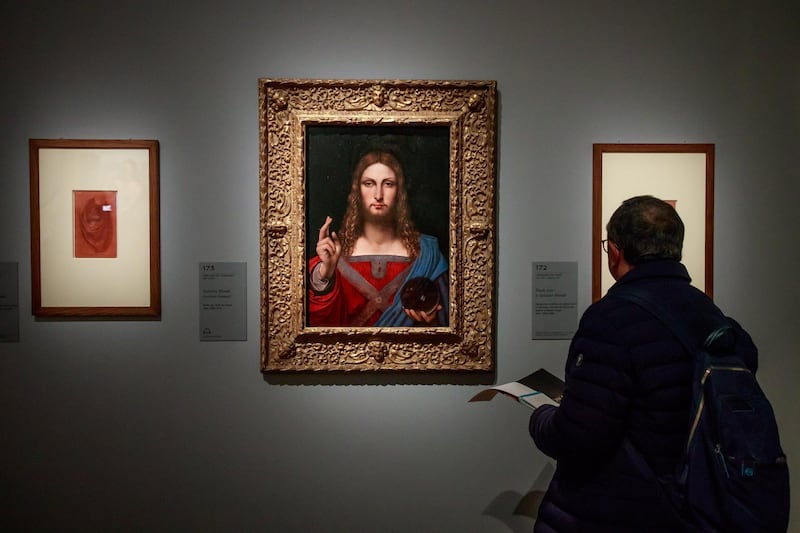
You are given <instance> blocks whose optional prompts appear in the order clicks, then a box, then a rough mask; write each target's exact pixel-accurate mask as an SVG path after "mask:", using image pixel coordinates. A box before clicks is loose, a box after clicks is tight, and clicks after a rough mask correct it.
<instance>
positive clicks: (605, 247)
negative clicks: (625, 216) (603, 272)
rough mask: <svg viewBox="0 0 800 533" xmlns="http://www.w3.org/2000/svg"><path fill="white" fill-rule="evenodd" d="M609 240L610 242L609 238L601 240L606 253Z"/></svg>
mask: <svg viewBox="0 0 800 533" xmlns="http://www.w3.org/2000/svg"><path fill="white" fill-rule="evenodd" d="M608 242H609V241H608V239H603V240H602V241H600V246H602V247H603V251H604V252H605V253H608Z"/></svg>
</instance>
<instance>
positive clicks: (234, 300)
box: [200, 263, 247, 341]
mask: <svg viewBox="0 0 800 533" xmlns="http://www.w3.org/2000/svg"><path fill="white" fill-rule="evenodd" d="M246 275H247V264H246V263H200V340H201V341H246V340H247V277H246Z"/></svg>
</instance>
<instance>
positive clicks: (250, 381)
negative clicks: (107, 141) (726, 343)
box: [0, 0, 800, 532]
mask: <svg viewBox="0 0 800 533" xmlns="http://www.w3.org/2000/svg"><path fill="white" fill-rule="evenodd" d="M2 13H3V15H2V17H1V18H2V21H0V72H2V79H3V82H2V84H0V138H1V139H2V143H0V261H14V262H18V263H19V268H20V274H19V279H20V301H21V305H20V317H21V320H20V322H21V323H20V330H21V341H20V342H19V343H5V344H0V421H2V426H3V427H2V436H0V455H2V457H3V461H2V467H0V472H2V474H1V475H0V477H2V479H3V485H4V487H6V489H7V490H6V493H7V495H6V496H5V497H4V498H3V499H2V504H0V506H2V512H0V526H13V527H21V526H25V527H28V528H32V529H80V530H119V531H124V530H130V531H134V530H194V531H231V530H251V531H259V530H262V531H437V532H438V531H464V532H466V531H475V532H478V531H480V532H488V531H496V532H507V531H514V532H518V531H528V530H530V528H531V527H532V524H533V519H531V518H529V517H526V516H524V515H519V514H514V509H515V508H516V506H517V505H518V504H519V503H520V501H521V499H522V497H523V496H524V495H526V494H528V493H529V492H530V491H532V490H542V489H544V488H545V487H546V485H547V481H548V479H549V476H550V475H551V474H552V471H553V463H552V461H550V460H549V459H548V458H546V457H544V456H543V455H542V454H541V453H539V452H538V451H537V450H536V448H535V447H534V446H533V444H532V442H531V441H530V439H529V437H528V435H527V420H528V418H527V415H528V413H527V412H526V410H525V409H524V408H522V407H520V406H517V405H514V404H512V403H510V402H508V401H506V400H502V399H498V400H496V401H494V402H490V403H485V404H468V403H467V400H468V399H469V398H470V397H471V396H472V395H473V394H474V393H475V392H476V391H477V390H478V389H479V388H480V387H481V384H480V382H473V383H469V382H466V383H465V382H464V381H458V380H454V379H448V378H447V377H445V378H442V379H431V380H429V381H430V383H424V382H420V380H418V381H417V382H413V381H409V380H404V379H401V378H398V379H394V378H392V377H391V376H389V377H384V378H381V379H377V378H376V379H358V378H353V379H349V380H348V379H338V380H328V379H326V378H325V377H324V376H323V377H318V378H306V379H296V380H293V379H271V380H265V379H264V378H263V377H262V375H261V373H260V372H259V272H258V269H259V238H258V228H259V221H258V117H257V104H258V103H257V79H258V78H259V77H302V78H418V79H494V80H497V83H498V89H499V93H500V109H499V151H498V213H499V216H498V233H497V239H498V240H497V243H498V261H497V267H498V280H497V281H498V283H497V287H498V294H497V302H498V303H497V313H496V317H497V332H498V336H497V337H498V338H497V373H496V376H492V377H489V378H488V379H487V380H484V382H485V383H488V382H492V381H493V379H496V381H498V382H504V381H508V380H511V379H513V378H515V377H519V376H520V375H524V374H525V373H527V372H529V371H532V370H534V369H536V368H538V367H540V366H544V367H546V368H548V369H550V370H551V371H553V372H555V373H559V374H562V373H563V360H564V356H565V353H566V350H567V346H568V342H567V341H533V340H531V314H532V313H531V296H530V295H531V290H532V286H531V263H532V262H534V261H577V262H578V265H579V287H578V288H579V294H580V301H579V307H580V310H581V311H582V310H583V309H585V307H586V306H588V305H589V303H590V296H591V288H590V277H591V276H590V275H591V270H590V254H591V219H590V215H591V194H592V181H591V179H592V173H591V158H592V143H596V142H666V143H693V142H701V143H714V144H715V145H716V182H715V200H716V212H715V220H714V221H715V242H714V252H715V269H714V287H715V299H716V301H717V302H718V303H719V304H720V305H721V306H722V307H723V308H724V309H725V310H726V311H727V312H728V313H729V314H731V315H732V316H734V317H736V318H738V319H739V320H740V322H742V323H743V324H744V325H745V327H746V328H748V329H749V331H750V332H751V333H752V335H753V337H754V339H755V340H756V342H757V344H758V345H759V347H760V350H761V361H760V370H759V377H760V380H761V382H762V384H763V386H764V388H765V389H766V391H767V393H768V394H769V396H770V397H771V398H772V400H773V401H774V406H775V409H776V411H777V416H778V418H779V421H780V423H781V427H782V438H783V443H784V447H785V449H786V450H787V451H788V453H789V454H790V465H791V466H792V473H793V475H794V477H795V478H796V477H797V476H798V475H799V473H800V472H799V471H798V470H797V467H796V465H797V460H798V459H797V457H796V456H797V454H798V450H800V422H799V421H800V418H798V417H797V415H796V413H795V414H793V411H794V409H795V408H796V406H797V404H798V401H799V400H800V393H798V390H800V387H798V386H797V384H796V381H797V378H798V376H800V362H799V360H800V357H798V355H800V354H799V353H798V349H797V340H796V339H797V333H798V331H799V330H800V322H799V321H798V318H797V317H798V313H797V302H798V299H800V284H799V283H798V276H797V273H798V271H800V260H799V255H800V254H798V242H797V233H798V229H800V228H799V227H798V222H797V214H796V212H795V207H796V205H797V198H798V197H800V185H799V184H800V173H799V172H798V165H797V144H798V140H800V68H798V67H800V64H798V62H799V61H800V60H799V58H800V33H798V32H797V31H796V21H797V20H798V18H800V17H799V16H800V8H798V4H797V2H788V1H786V2H766V3H755V2H716V1H701V2H695V1H692V2H688V1H686V2H683V1H681V2H649V1H648V2H637V1H625V2H622V1H620V2H611V1H605V2H597V1H588V0H587V1H565V2H542V1H532V2H529V1H502V0H501V1H498V2H483V1H474V0H468V1H462V2H457V3H452V2H447V1H439V0H433V1H426V2H406V3H402V2H401V3H397V2H387V1H383V0H377V1H376V0H372V1H349V2H315V1H298V0H292V1H288V0H284V1H277V0H271V1H237V2H208V1H200V2H198V1H196V0H195V1H192V2H187V1H181V2H178V1H175V2H151V1H147V2H142V1H138V2H133V1H119V0H118V1H116V2H98V1H73V2H59V1H51V2H41V1H16V0H14V1H11V2H6V3H5V4H4V7H3V9H2ZM29 138H114V139H116V138H119V139H126V138H146V139H158V140H159V141H160V143H161V242H162V262H161V267H162V300H163V316H162V319H161V320H160V321H155V322H137V321H133V322H124V321H45V320H34V319H33V317H32V316H31V312H30V311H31V274H30V223H29V203H28V202H29V193H28V183H29V181H28V176H29V174H28V152H27V148H28V145H27V142H28V139H29ZM201 261H243V262H246V263H247V285H248V294H249V296H248V302H247V313H248V315H247V333H248V340H247V341H246V342H221V343H205V342H199V341H198V326H197V323H198V296H197V294H198V279H197V270H198V268H197V265H198V263H199V262H201ZM8 489H10V494H9V490H8ZM797 494H798V491H795V495H794V496H793V502H794V504H795V505H794V508H795V509H797V507H798V506H797V504H798V496H797ZM790 529H791V530H794V531H798V530H800V515H799V514H798V512H797V511H796V510H795V511H794V514H793V517H792V526H791V528H790Z"/></svg>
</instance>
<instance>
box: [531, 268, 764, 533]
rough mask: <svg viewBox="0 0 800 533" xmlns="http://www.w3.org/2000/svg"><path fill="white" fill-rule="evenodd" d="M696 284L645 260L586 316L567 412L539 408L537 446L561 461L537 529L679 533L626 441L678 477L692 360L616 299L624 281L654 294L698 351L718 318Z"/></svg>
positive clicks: (744, 349) (745, 338)
mask: <svg viewBox="0 0 800 533" xmlns="http://www.w3.org/2000/svg"><path fill="white" fill-rule="evenodd" d="M689 283H690V278H689V274H688V273H687V271H686V268H685V267H684V266H683V265H682V264H680V263H678V262H676V261H653V262H648V263H642V264H640V265H638V266H636V267H635V268H634V269H633V270H630V271H629V272H628V273H627V274H625V276H623V277H622V278H620V279H619V281H617V283H616V284H615V285H614V286H613V287H611V289H610V290H609V292H608V294H607V295H606V296H605V297H604V298H602V299H601V300H599V301H597V302H595V303H594V304H593V305H591V306H590V307H589V308H588V309H587V310H586V312H585V313H584V315H583V317H582V318H581V322H580V325H579V328H578V331H577V333H576V334H575V337H574V338H573V340H572V344H571V345H570V349H569V355H568V357H567V364H566V371H565V375H566V391H565V394H564V397H563V401H562V403H561V406H560V407H558V408H555V407H550V406H545V407H540V408H538V409H536V410H535V411H534V412H533V414H532V415H531V419H530V433H531V436H532V437H533V440H534V442H535V443H536V446H538V447H539V449H540V450H541V451H542V452H544V453H545V454H547V455H548V456H550V457H552V458H553V459H555V460H556V461H557V466H556V473H555V475H554V476H553V480H552V482H551V483H550V487H549V488H548V490H547V494H546V495H545V497H544V500H543V501H542V504H541V506H540V508H539V515H538V518H537V521H536V525H535V527H534V531H537V532H561V533H566V532H573V531H574V532H580V533H587V532H597V531H609V532H612V531H613V532H632V531H642V532H645V531H646V532H648V533H652V532H658V531H679V530H678V529H677V528H676V527H675V525H674V524H673V523H672V518H671V514H670V513H669V510H668V509H666V508H665V507H664V505H663V504H661V500H660V499H659V496H658V492H657V487H654V486H652V485H651V484H650V483H649V482H647V481H646V480H645V479H644V478H643V476H642V475H641V474H640V471H639V470H638V469H637V468H636V467H635V466H633V465H632V464H631V463H630V462H629V460H628V456H627V454H626V453H625V452H624V451H623V449H622V442H623V439H624V438H625V437H628V438H629V439H630V441H631V443H632V444H633V445H634V446H636V448H638V449H639V450H640V451H641V452H642V454H643V455H644V457H645V459H646V460H647V462H648V464H649V465H650V466H651V467H652V468H653V470H655V472H656V473H657V474H659V475H661V474H668V473H670V472H672V471H673V469H674V467H675V465H676V464H677V462H678V461H679V460H680V458H681V454H682V451H683V446H684V443H685V439H686V435H687V431H688V420H689V411H690V404H691V378H692V371H693V361H692V356H691V355H690V354H688V353H687V352H686V350H685V349H684V348H683V347H682V346H681V344H680V343H679V342H678V340H677V339H676V338H675V337H674V336H673V335H672V333H671V332H670V331H669V330H668V329H667V328H666V327H665V326H664V325H663V324H662V323H661V322H660V321H659V320H658V319H657V318H655V317H654V316H653V315H651V314H650V313H648V312H647V311H645V310H644V309H642V308H641V307H639V306H637V305H635V304H633V303H630V302H628V301H627V300H623V299H621V298H615V297H614V296H613V295H614V291H615V288H617V287H618V286H620V285H623V284H635V285H636V286H637V287H641V288H642V289H645V290H647V291H648V292H649V293H651V294H653V295H655V296H656V298H657V299H658V301H659V303H660V305H662V306H665V307H668V308H669V309H671V311H672V313H673V314H674V315H676V316H679V317H683V318H684V319H685V320H686V325H687V327H688V330H689V331H690V332H691V334H692V336H693V337H694V338H695V339H696V341H697V344H698V345H699V344H700V343H702V341H703V340H704V339H705V338H706V336H707V335H708V333H710V332H711V330H712V329H714V324H715V317H718V316H719V313H720V311H719V310H718V309H717V307H716V306H715V305H714V304H713V302H712V301H711V300H710V299H709V298H708V297H707V296H706V295H705V294H703V293H702V292H701V291H699V290H697V289H696V288H694V287H692V286H691V285H690V284H689ZM733 323H734V326H735V327H736V330H737V338H738V341H737V342H738V344H737V349H738V350H740V351H741V353H742V354H743V356H744V360H745V361H746V362H747V364H748V366H749V367H750V369H751V370H752V371H754V372H755V370H756V365H757V351H756V347H755V346H754V345H753V342H752V340H751V339H750V336H749V335H748V334H747V333H746V332H744V330H742V329H741V327H740V326H739V325H738V324H736V323H735V322H733Z"/></svg>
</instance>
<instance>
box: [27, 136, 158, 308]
mask: <svg viewBox="0 0 800 533" xmlns="http://www.w3.org/2000/svg"><path fill="white" fill-rule="evenodd" d="M158 148H159V147H158V141H155V140H85V139H81V140H70V139H31V140H30V141H29V151H30V187H31V196H30V202H31V267H32V276H31V278H32V298H33V314H34V315H35V316H38V317H68V318H73V319H79V318H106V319H125V318H140V319H154V320H155V319H159V318H160V316H161V281H160V280H161V276H160V245H159V152H158Z"/></svg>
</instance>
